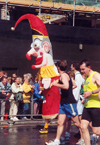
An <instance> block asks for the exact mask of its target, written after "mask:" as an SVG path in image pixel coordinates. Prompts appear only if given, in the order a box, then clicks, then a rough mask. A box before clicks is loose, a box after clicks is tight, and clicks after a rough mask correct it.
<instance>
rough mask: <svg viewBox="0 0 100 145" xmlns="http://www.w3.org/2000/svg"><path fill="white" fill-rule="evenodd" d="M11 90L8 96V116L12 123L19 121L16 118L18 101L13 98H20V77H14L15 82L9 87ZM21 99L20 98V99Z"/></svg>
mask: <svg viewBox="0 0 100 145" xmlns="http://www.w3.org/2000/svg"><path fill="white" fill-rule="evenodd" d="M11 88H12V95H11V96H10V110H9V115H10V120H13V121H18V120H19V119H18V118H17V117H16V115H17V112H18V105H19V101H22V100H19V98H18V99H16V98H15V96H16V95H17V96H18V97H21V96H22V92H23V89H22V85H21V83H20V77H16V79H15V82H14V83H13V84H12V86H11ZM20 99H21V98H20Z"/></svg>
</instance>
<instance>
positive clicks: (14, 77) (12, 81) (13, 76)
mask: <svg viewBox="0 0 100 145" xmlns="http://www.w3.org/2000/svg"><path fill="white" fill-rule="evenodd" d="M16 77H17V74H16V73H13V74H12V79H11V84H12V83H14V82H15V79H16Z"/></svg>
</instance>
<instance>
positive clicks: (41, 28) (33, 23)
mask: <svg viewBox="0 0 100 145" xmlns="http://www.w3.org/2000/svg"><path fill="white" fill-rule="evenodd" d="M24 19H28V21H29V23H30V27H31V29H32V37H40V38H48V37H49V36H48V32H47V30H46V27H45V24H44V23H43V22H42V20H41V19H40V18H38V17H37V16H35V15H33V14H25V15H23V16H21V17H20V18H19V19H18V20H17V22H16V23H15V26H14V27H11V30H12V31H14V30H15V28H16V27H17V25H18V24H19V23H20V22H21V21H22V20H24Z"/></svg>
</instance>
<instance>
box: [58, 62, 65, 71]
mask: <svg viewBox="0 0 100 145" xmlns="http://www.w3.org/2000/svg"><path fill="white" fill-rule="evenodd" d="M57 68H58V71H59V69H60V70H61V71H66V69H67V62H66V61H65V60H60V61H58V62H57Z"/></svg>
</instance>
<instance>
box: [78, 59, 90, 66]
mask: <svg viewBox="0 0 100 145" xmlns="http://www.w3.org/2000/svg"><path fill="white" fill-rule="evenodd" d="M84 63H85V65H86V67H88V66H91V65H90V62H89V61H88V60H87V59H84V60H82V61H81V62H80V65H82V64H84Z"/></svg>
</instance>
